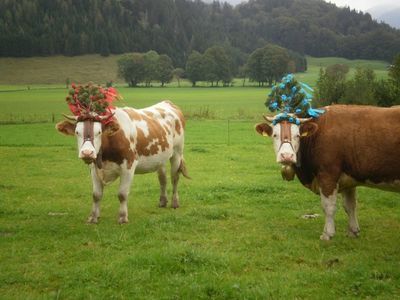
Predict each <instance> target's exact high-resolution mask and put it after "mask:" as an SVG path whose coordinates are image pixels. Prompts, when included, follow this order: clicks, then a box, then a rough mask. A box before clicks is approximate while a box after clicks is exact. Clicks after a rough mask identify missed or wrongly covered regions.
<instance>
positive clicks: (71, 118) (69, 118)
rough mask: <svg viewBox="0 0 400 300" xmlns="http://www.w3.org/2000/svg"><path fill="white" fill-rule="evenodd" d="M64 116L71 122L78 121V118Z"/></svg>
mask: <svg viewBox="0 0 400 300" xmlns="http://www.w3.org/2000/svg"><path fill="white" fill-rule="evenodd" d="M62 115H63V116H64V118H66V119H67V120H71V121H77V120H78V117H77V116H67V115H65V114H62Z"/></svg>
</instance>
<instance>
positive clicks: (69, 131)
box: [56, 121, 76, 135]
mask: <svg viewBox="0 0 400 300" xmlns="http://www.w3.org/2000/svg"><path fill="white" fill-rule="evenodd" d="M75 128H76V124H74V123H71V122H68V121H62V122H59V123H57V124H56V129H57V130H58V131H59V132H61V133H62V134H65V135H75Z"/></svg>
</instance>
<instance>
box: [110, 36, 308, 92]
mask: <svg viewBox="0 0 400 300" xmlns="http://www.w3.org/2000/svg"><path fill="white" fill-rule="evenodd" d="M117 63H118V75H119V76H120V77H121V78H123V79H124V80H125V81H126V82H127V83H128V85H129V86H131V87H135V86H138V84H144V85H145V86H150V84H151V82H152V81H158V82H160V83H161V86H164V84H165V83H169V82H170V81H171V80H172V78H173V77H175V78H176V79H177V81H178V85H180V79H181V78H186V79H187V80H189V81H190V82H191V83H192V86H193V87H194V86H196V83H197V82H209V83H210V84H211V86H218V85H219V84H220V83H221V84H222V85H223V86H229V85H231V83H232V80H233V78H234V77H235V76H239V77H241V78H244V80H245V79H246V78H248V79H249V80H251V81H254V82H257V83H258V84H259V86H263V85H264V84H269V85H272V82H273V81H276V80H279V79H280V78H281V77H282V76H283V75H284V74H286V73H288V72H291V73H294V72H303V71H306V70H307V60H306V58H305V57H304V56H302V55H300V54H298V53H295V52H293V51H288V50H287V49H285V48H282V47H279V46H277V45H273V44H267V45H265V46H264V47H263V48H259V49H256V50H255V51H254V52H253V53H251V54H250V56H249V57H248V58H247V61H246V62H244V64H243V65H242V66H240V67H239V68H235V63H234V55H233V54H232V53H230V49H229V48H228V49H225V48H223V47H221V46H213V47H210V48H208V49H207V50H206V51H205V52H204V53H200V52H197V51H193V52H192V53H191V54H190V55H189V57H188V59H187V61H186V64H185V69H183V68H174V66H173V62H172V59H171V58H170V57H169V56H168V55H166V54H162V55H159V54H158V53H157V52H156V51H154V50H151V51H148V52H146V53H137V52H136V53H129V54H124V55H123V56H122V57H121V58H120V59H119V60H118V62H117ZM243 84H244V82H243Z"/></svg>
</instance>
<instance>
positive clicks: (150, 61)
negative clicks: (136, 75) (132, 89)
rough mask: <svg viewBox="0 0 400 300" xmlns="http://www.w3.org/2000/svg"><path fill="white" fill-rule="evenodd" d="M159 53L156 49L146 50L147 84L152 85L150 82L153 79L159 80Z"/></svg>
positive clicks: (145, 75)
mask: <svg viewBox="0 0 400 300" xmlns="http://www.w3.org/2000/svg"><path fill="white" fill-rule="evenodd" d="M159 57H160V56H159V55H158V53H157V52H156V51H154V50H151V51H148V52H146V53H145V54H144V55H143V58H144V69H145V72H144V82H145V84H146V86H147V87H148V86H150V83H151V82H152V81H153V80H157V78H158V74H157V73H158V67H157V64H158V59H159Z"/></svg>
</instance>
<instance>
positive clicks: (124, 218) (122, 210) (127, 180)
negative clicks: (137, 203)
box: [118, 168, 135, 224]
mask: <svg viewBox="0 0 400 300" xmlns="http://www.w3.org/2000/svg"><path fill="white" fill-rule="evenodd" d="M134 173H135V171H134V168H132V169H130V170H129V169H126V170H122V172H121V181H120V185H119V190H118V199H119V203H120V204H119V220H118V222H119V223H120V224H123V223H128V196H129V192H130V189H131V184H132V180H133V175H134Z"/></svg>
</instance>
